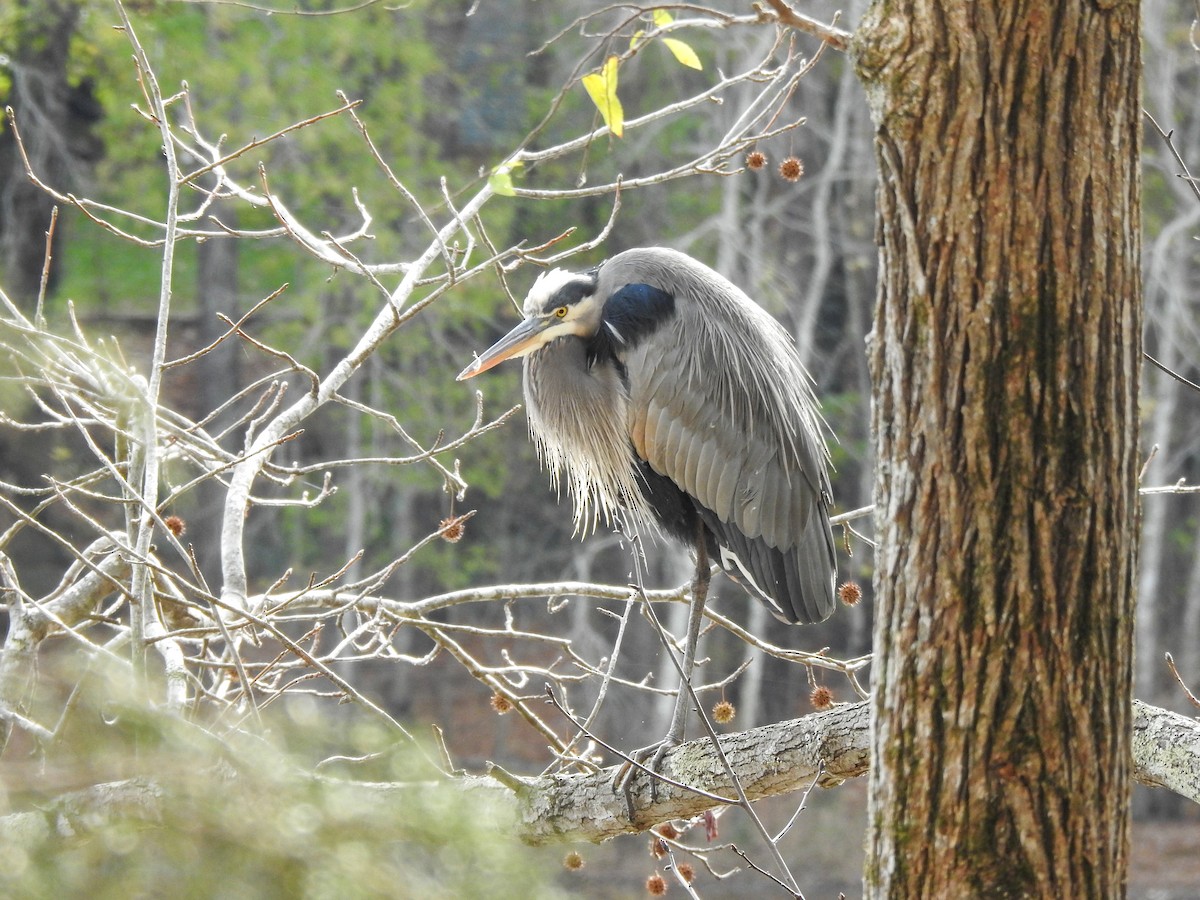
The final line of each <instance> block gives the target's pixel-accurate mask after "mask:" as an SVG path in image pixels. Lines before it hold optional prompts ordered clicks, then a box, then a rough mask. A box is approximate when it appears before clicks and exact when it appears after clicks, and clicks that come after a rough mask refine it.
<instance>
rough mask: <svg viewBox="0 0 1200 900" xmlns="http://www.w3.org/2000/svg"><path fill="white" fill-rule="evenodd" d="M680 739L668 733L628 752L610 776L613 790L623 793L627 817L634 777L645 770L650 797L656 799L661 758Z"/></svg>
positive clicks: (631, 807) (632, 806)
mask: <svg viewBox="0 0 1200 900" xmlns="http://www.w3.org/2000/svg"><path fill="white" fill-rule="evenodd" d="M679 744H680V741H679V739H678V738H676V737H674V736H673V735H670V734H668V735H667V736H666V737H664V738H663V739H662V740H661V741H658V742H656V743H653V744H651V745H650V746H648V747H642V748H641V749H640V750H634V751H633V752H632V753H630V754H629V759H630V760H632V762H630V761H628V760H627V761H626V762H625V763H624V764H622V765H621V766H620V767H618V769H617V771H616V773H615V774H614V775H613V778H612V788H613V791H614V792H616V791H622V792H623V793H624V794H625V809H626V810H627V811H628V813H629V818H630V819H631V820H632V819H633V814H634V805H633V789H634V784H635V779H636V778H637V775H638V773H640V772H643V771H646V770H649V771H646V774H647V776H648V777H649V778H650V799H651V800H657V799H658V778H657V777H656V775H657V773H658V768H659V766H661V765H662V761H663V758H664V757H666V755H667V753H669V752H670V751H671V750H674V749H675V748H676V747H678V746H679Z"/></svg>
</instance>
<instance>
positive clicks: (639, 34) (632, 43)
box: [629, 28, 646, 50]
mask: <svg viewBox="0 0 1200 900" xmlns="http://www.w3.org/2000/svg"><path fill="white" fill-rule="evenodd" d="M645 36H646V32H644V31H642V29H640V28H639V29H638V30H637V31H635V32H634V33H633V37H631V38H630V39H629V49H630V50H633V49H634V48H635V47H637V45H638V44H640V43H641V42H642V38H644V37H645Z"/></svg>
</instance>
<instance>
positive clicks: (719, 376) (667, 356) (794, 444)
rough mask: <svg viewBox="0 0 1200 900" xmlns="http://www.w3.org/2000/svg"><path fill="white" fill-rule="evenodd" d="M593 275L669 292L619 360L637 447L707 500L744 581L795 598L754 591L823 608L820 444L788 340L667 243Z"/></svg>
mask: <svg viewBox="0 0 1200 900" xmlns="http://www.w3.org/2000/svg"><path fill="white" fill-rule="evenodd" d="M614 264H616V265H614ZM610 267H611V268H610ZM659 269H661V270H662V276H661V278H659V279H658V280H656V276H655V273H656V272H657V271H658V270H659ZM668 269H669V275H668V274H667V273H668ZM681 275H682V277H681ZM601 278H602V279H606V280H609V283H608V285H607V287H606V289H607V290H610V291H611V290H615V289H617V288H619V287H621V286H622V285H624V284H626V283H630V282H633V281H637V282H644V283H648V284H653V285H655V286H658V287H661V288H662V289H664V290H669V291H671V292H672V293H674V294H675V297H676V313H677V317H676V320H675V321H674V322H672V323H670V324H669V325H667V326H666V327H663V328H661V329H660V330H659V331H657V332H655V333H654V334H653V335H651V336H650V337H649V338H648V339H646V340H645V341H644V342H643V343H641V344H639V345H638V346H637V347H636V348H635V349H634V350H633V351H631V353H630V358H629V359H627V360H626V363H627V369H628V373H629V407H628V412H629V416H630V420H631V421H630V425H631V429H630V433H631V434H632V435H633V436H634V448H635V450H636V451H637V453H638V454H639V455H640V456H642V458H644V459H645V460H646V461H647V462H648V463H649V464H650V465H651V466H652V467H653V468H654V470H655V471H657V472H659V473H660V474H662V475H665V476H667V477H668V478H670V479H671V480H672V481H674V482H675V483H676V484H678V485H679V486H680V487H681V488H682V489H683V490H684V491H686V492H687V493H688V494H689V495H691V496H692V497H694V498H695V499H696V500H697V501H698V502H699V504H700V505H701V506H702V507H704V512H702V515H704V513H705V512H707V513H708V515H705V522H706V524H707V525H708V526H709V528H710V530H712V531H713V532H714V533H715V534H717V536H718V539H719V541H721V542H723V546H726V547H728V548H729V550H730V551H731V552H732V553H734V554H735V555H736V556H737V558H738V560H739V561H740V562H741V564H742V565H744V566H745V567H746V569H747V572H748V574H749V575H750V577H751V578H752V579H753V580H755V581H758V580H759V579H762V581H761V584H762V587H763V589H766V590H770V589H771V588H768V587H767V586H768V585H769V584H770V585H775V586H776V588H777V589H778V591H779V596H785V595H786V596H787V597H789V598H791V603H792V606H793V608H792V609H781V608H780V606H779V604H778V603H777V602H774V601H772V600H770V598H767V597H763V599H764V600H765V601H766V602H767V603H768V605H769V606H770V607H772V608H773V609H774V610H776V614H777V615H779V616H780V617H781V618H784V619H789V620H801V621H809V622H811V621H819V620H820V619H823V618H825V617H826V616H827V615H828V614H829V613H830V612H831V611H832V609H833V585H832V575H831V573H832V572H833V571H834V568H835V557H834V547H833V536H832V534H831V533H830V531H829V526H828V515H827V512H828V502H829V500H828V496H829V482H828V475H827V473H826V465H827V454H826V451H825V448H824V445H823V442H822V441H821V438H820V431H819V428H820V424H819V418H818V416H817V412H816V404H815V400H814V399H813V397H812V393H811V388H810V386H809V378H808V375H807V373H806V372H805V371H804V369H803V367H802V366H801V364H800V361H799V359H798V357H796V356H795V352H794V349H793V348H792V345H791V341H790V338H788V337H787V335H786V333H785V332H783V331H782V329H781V328H780V327H779V325H778V323H776V322H775V320H774V319H772V318H771V317H770V316H768V315H767V314H766V313H765V312H763V311H762V310H761V309H759V308H758V307H757V306H755V305H754V304H753V303H752V302H751V301H750V300H749V299H748V298H746V297H745V295H743V294H742V293H741V292H740V291H738V290H737V289H736V288H735V287H733V286H732V285H730V284H729V283H728V282H726V281H724V279H720V278H719V277H718V276H715V275H714V274H713V273H711V272H710V271H709V270H707V269H702V268H700V267H699V266H698V264H696V263H695V262H694V261H692V260H690V259H688V258H687V257H682V256H680V255H679V254H674V253H673V252H671V251H663V250H652V251H646V250H641V251H630V252H628V253H625V254H621V255H619V256H617V257H614V258H613V259H612V260H610V261H609V263H606V264H605V266H604V267H603V268H602V270H601ZM714 290H715V291H716V292H717V294H718V295H719V296H718V297H717V299H718V300H719V301H720V302H713V291H714ZM730 526H736V527H730ZM718 562H720V560H718ZM731 574H736V573H733V572H731ZM742 580H743V581H745V579H742ZM750 587H751V588H752V589H753V586H750ZM785 587H786V594H785ZM754 593H758V594H760V595H761V594H762V593H763V591H762V590H756V591H754Z"/></svg>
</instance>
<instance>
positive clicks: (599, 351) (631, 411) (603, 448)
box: [458, 247, 836, 744]
mask: <svg viewBox="0 0 1200 900" xmlns="http://www.w3.org/2000/svg"><path fill="white" fill-rule="evenodd" d="M524 313H525V319H524V321H523V322H521V323H520V324H519V325H517V327H516V328H514V329H513V330H512V331H510V332H509V333H508V334H507V335H505V336H504V337H503V338H501V339H500V340H499V341H498V342H497V343H496V344H495V345H494V346H492V347H491V348H490V349H488V350H487V351H486V352H485V353H484V354H483V355H482V356H480V357H479V358H478V359H476V360H475V362H473V363H472V364H471V365H469V366H468V367H467V368H466V369H464V370H463V371H462V373H460V374H459V376H458V378H459V380H460V381H461V380H463V379H466V378H471V377H473V376H475V375H478V374H479V373H480V372H483V371H486V370H487V369H490V368H491V367H492V366H494V365H496V364H497V363H499V362H501V361H503V360H506V359H512V358H515V357H524V367H525V400H526V408H527V412H528V415H529V427H530V432H531V433H532V435H533V438H534V440H535V442H536V443H537V446H538V450H539V452H540V454H541V457H542V459H543V461H544V462H545V463H546V464H547V466H548V468H549V469H550V472H551V475H552V478H553V479H554V481H555V482H556V483H558V482H559V480H560V479H561V480H565V481H566V483H567V485H568V488H569V490H570V494H571V497H572V499H573V500H574V506H575V522H576V525H577V527H580V528H582V529H584V530H586V529H587V528H588V527H590V526H591V525H593V524H594V523H595V521H596V519H597V518H600V517H603V518H606V519H608V520H610V521H612V520H617V521H621V520H626V519H632V520H633V521H634V522H636V521H637V520H641V521H643V522H649V523H657V525H659V526H661V528H662V529H663V530H664V531H666V532H668V533H669V534H671V535H674V536H675V537H677V538H679V539H681V540H683V541H685V542H686V543H687V544H688V545H689V546H691V547H693V548H694V550H695V552H696V556H697V569H696V578H695V580H694V582H693V590H692V607H691V616H690V619H689V625H688V640H687V642H686V643H685V659H684V676H685V678H690V676H691V669H692V666H693V664H694V660H695V644H696V640H697V637H698V635H699V630H700V622H701V619H702V613H703V606H704V601H705V596H704V595H705V593H706V590H707V584H708V577H707V576H708V572H709V563H708V559H710V558H711V559H712V560H714V561H715V562H716V563H717V564H718V565H719V566H720V567H721V568H722V569H723V570H724V571H725V572H726V573H727V574H728V575H729V576H730V577H731V578H733V579H734V580H735V581H737V582H738V583H739V584H741V585H742V586H743V587H745V588H746V590H747V591H748V592H749V593H751V594H752V595H753V596H755V597H756V598H758V599H759V600H760V601H762V602H763V603H764V604H766V606H767V608H768V609H769V610H770V611H771V612H772V613H773V614H774V615H775V616H776V618H779V619H782V620H783V621H785V622H791V623H795V622H802V623H808V622H819V621H822V620H823V619H825V618H827V617H828V616H829V614H830V613H831V612H833V608H834V583H835V579H836V561H835V558H834V545H833V535H832V533H831V531H830V527H829V506H830V503H831V496H830V487H829V475H828V451H827V449H826V447H825V443H824V440H823V439H822V437H821V431H820V427H819V418H818V414H817V405H816V400H815V399H814V397H813V393H812V388H811V379H810V377H809V375H808V373H807V372H806V371H805V369H804V366H803V365H802V364H801V362H800V358H799V356H798V355H797V354H796V350H795V347H794V346H793V344H792V341H791V339H790V338H789V336H788V334H787V332H785V331H784V330H783V328H782V327H781V326H780V325H779V323H777V322H776V321H775V320H774V319H773V318H771V316H769V315H768V314H767V313H766V312H765V311H763V310H762V309H761V308H760V307H759V306H758V305H756V304H755V303H754V302H753V301H752V300H751V299H750V298H749V297H747V296H746V294H745V293H743V292H742V291H741V290H739V289H738V288H737V287H736V286H735V285H733V284H732V283H731V282H730V281H729V280H728V279H726V278H724V277H722V276H721V275H720V274H718V273H717V272H715V271H713V270H712V269H710V268H709V267H707V266H705V265H703V264H701V263H699V262H697V261H696V260H694V259H692V258H691V257H689V256H686V255H684V254H683V253H679V252H677V251H674V250H667V249H663V248H657V247H652V248H644V249H637V250H627V251H625V252H624V253H620V254H618V255H616V256H614V257H612V258H611V259H609V260H608V261H606V262H604V263H601V264H600V265H599V266H597V267H596V268H594V269H591V270H589V271H587V272H583V273H572V272H568V271H565V270H563V269H554V270H553V271H548V272H545V273H543V274H542V275H540V276H539V277H538V279H537V280H536V281H535V282H534V284H533V287H532V288H531V289H530V291H529V295H528V296H527V297H526V299H525V307H524ZM686 696H687V689H686V687H682V688H681V689H680V698H679V701H678V702H677V704H676V707H675V715H674V716H673V717H672V723H671V729H670V731H669V732H668V735H667V739H666V742H665V743H668V744H669V743H677V742H678V741H679V740H680V739H681V738H682V736H683V730H684V722H685V720H686V713H687V708H688V703H687V700H686Z"/></svg>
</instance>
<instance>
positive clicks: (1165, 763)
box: [0, 700, 1200, 845]
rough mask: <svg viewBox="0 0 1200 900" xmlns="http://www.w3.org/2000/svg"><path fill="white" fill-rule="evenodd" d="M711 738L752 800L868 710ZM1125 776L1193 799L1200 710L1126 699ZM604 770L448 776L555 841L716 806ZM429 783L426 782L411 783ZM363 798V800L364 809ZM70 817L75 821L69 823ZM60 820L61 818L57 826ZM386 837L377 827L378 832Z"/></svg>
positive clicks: (360, 789) (143, 803)
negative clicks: (628, 787) (628, 789)
mask: <svg viewBox="0 0 1200 900" xmlns="http://www.w3.org/2000/svg"><path fill="white" fill-rule="evenodd" d="M721 743H722V746H723V747H724V750H725V753H726V755H727V756H728V758H729V762H730V764H731V765H732V767H733V769H734V771H735V772H736V773H737V775H738V778H739V779H741V781H742V785H743V787H744V788H745V791H746V794H747V795H748V796H749V797H750V798H751V799H752V800H757V799H762V798H764V797H772V796H775V795H778V794H786V793H790V792H793V791H799V790H804V789H806V788H808V787H809V786H810V785H811V784H812V782H813V780H814V778H817V773H818V767H819V766H821V765H823V766H824V768H823V770H822V771H821V775H820V778H819V780H818V783H819V784H821V785H822V786H823V787H834V786H836V785H838V784H840V783H841V782H843V781H845V780H846V779H847V778H853V777H855V776H857V775H863V774H865V773H866V771H867V764H868V756H869V752H870V715H869V709H868V706H867V704H866V703H854V704H848V705H846V706H839V707H836V708H835V709H831V710H827V711H824V712H816V713H810V714H809V715H807V716H802V717H800V718H798V719H792V720H790V721H787V722H780V723H778V724H775V725H765V726H763V727H761V728H752V729H750V730H749V731H742V732H737V733H734V734H729V735H726V736H724V737H723V738H722V741H721ZM1133 764H1134V768H1133V777H1134V780H1135V781H1137V782H1138V783H1140V784H1145V785H1148V786H1151V787H1165V788H1167V789H1168V790H1171V791H1174V792H1175V793H1177V794H1179V795H1180V796H1182V797H1186V798H1187V799H1189V800H1191V801H1193V802H1195V803H1200V720H1197V719H1193V718H1189V717H1187V716H1182V715H1179V714H1178V713H1174V712H1171V711H1169V710H1165V709H1161V708H1159V707H1156V706H1151V705H1150V704H1148V703H1143V702H1141V701H1140V700H1135V701H1134V703H1133ZM663 769H664V773H665V774H668V775H670V776H671V777H672V778H673V779H674V780H677V781H682V782H685V783H688V784H692V785H695V786H696V787H699V788H702V789H704V790H705V791H709V792H711V793H715V794H729V793H730V792H731V790H732V788H731V786H730V784H729V781H728V778H727V776H726V774H725V770H724V767H723V766H722V764H721V763H720V761H719V760H718V759H717V755H716V754H715V753H714V752H713V748H712V745H711V743H710V742H709V741H708V739H707V738H704V739H700V740H694V741H688V742H687V743H685V744H681V745H680V746H679V747H677V748H675V750H673V751H672V752H670V753H668V754H667V756H666V757H665V759H664V761H663ZM614 771H615V767H614V768H609V769H605V770H602V771H600V772H596V773H593V774H588V775H544V776H541V777H538V778H522V777H520V776H516V775H513V774H511V773H508V772H504V771H503V770H501V769H498V768H497V769H495V770H494V771H493V774H492V776H491V777H486V776H481V775H469V776H465V777H462V778H460V779H456V780H455V782H454V784H456V785H458V786H459V787H461V788H462V789H463V790H466V791H467V792H469V793H474V794H478V795H480V796H486V797H488V798H490V799H492V800H497V799H502V800H504V801H506V802H507V803H508V804H510V805H512V806H514V807H515V810H516V814H517V816H518V824H517V832H518V833H519V834H520V836H521V837H522V839H523V840H525V841H526V842H527V843H530V844H548V843H554V842H558V841H591V842H599V841H604V840H607V839H609V838H612V837H616V836H617V835H619V834H627V833H636V832H641V831H646V830H647V829H649V828H650V827H652V826H654V825H657V824H659V823H661V822H665V821H667V820H670V819H683V818H691V817H692V816H696V815H699V814H701V813H703V812H704V811H705V810H707V809H711V808H713V807H714V806H716V805H718V804H716V803H715V802H714V801H713V800H711V799H708V798H706V797H704V796H701V795H700V794H695V793H692V792H690V791H685V790H682V789H680V788H676V787H672V786H671V785H668V784H662V783H660V784H659V785H658V787H657V791H656V793H657V798H656V799H651V795H650V787H649V783H648V782H647V781H646V779H645V778H644V777H640V778H638V779H637V780H636V782H635V784H634V787H633V792H632V798H633V803H634V809H635V814H634V818H633V819H632V820H631V819H630V818H629V816H628V813H627V808H626V805H625V795H624V793H623V792H622V791H614V790H613V788H612V778H613V773H614ZM338 786H339V787H340V788H342V789H345V790H347V791H351V792H352V793H354V795H355V797H356V799H355V802H356V803H358V802H360V801H361V803H363V804H376V803H389V804H395V803H400V804H403V803H404V802H406V801H405V797H406V795H407V793H408V792H409V791H412V790H414V789H416V788H415V787H413V786H409V785H402V784H390V783H388V784H382V783H381V784H365V783H354V782H339V783H338ZM422 788H423V789H429V785H428V784H426V785H423V786H422ZM169 802H170V798H169V796H167V792H166V791H164V790H163V789H161V788H160V787H159V786H156V785H155V784H154V783H153V782H152V781H148V780H147V779H145V778H132V779H129V780H127V781H119V782H112V783H110V784H104V785H96V786H95V787H92V788H87V789H84V790H81V791H76V792H73V793H70V794H64V795H62V796H61V797H59V798H57V799H55V800H51V801H49V802H48V803H43V804H41V806H40V809H39V811H33V812H20V813H13V814H10V815H7V816H2V817H0V843H9V842H14V841H15V842H17V843H18V845H20V844H22V843H28V842H29V841H30V840H33V839H35V838H36V837H37V836H39V835H44V834H45V833H46V832H47V830H48V829H53V830H55V831H58V832H59V833H64V834H72V833H75V832H77V831H78V823H80V822H83V821H86V822H87V825H88V827H89V828H96V827H100V826H101V825H102V824H103V822H104V821H105V820H116V819H119V818H126V817H133V818H137V819H141V820H147V821H154V820H156V819H157V818H158V812H157V811H156V810H157V808H158V804H160V803H169ZM364 808H365V807H364ZM72 823H76V824H72ZM64 826H66V827H64ZM379 838H380V840H387V839H388V838H387V835H384V834H381V835H379Z"/></svg>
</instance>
